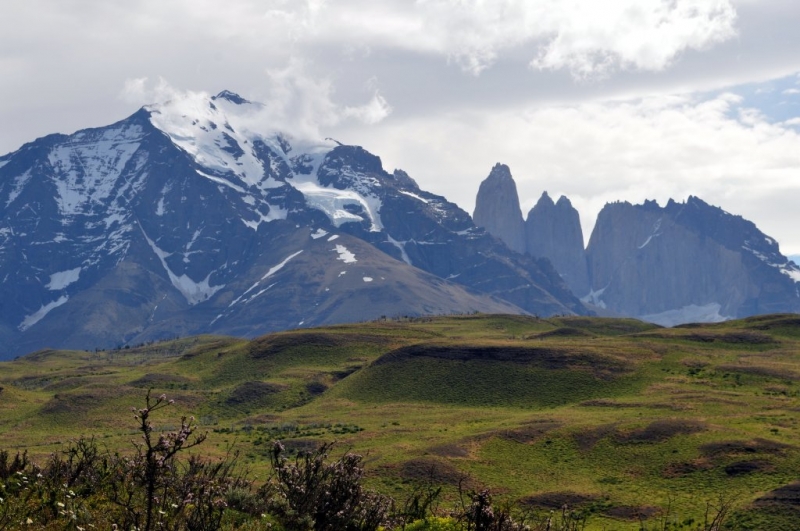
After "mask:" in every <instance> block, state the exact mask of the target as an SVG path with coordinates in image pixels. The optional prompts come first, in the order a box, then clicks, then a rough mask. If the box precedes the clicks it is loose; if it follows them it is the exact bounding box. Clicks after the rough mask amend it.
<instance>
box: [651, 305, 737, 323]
mask: <svg viewBox="0 0 800 531" xmlns="http://www.w3.org/2000/svg"><path fill="white" fill-rule="evenodd" d="M721 309H722V305H720V304H719V303H716V302H711V303H709V304H704V305H702V306H698V305H696V304H690V305H688V306H684V307H682V308H679V309H676V310H667V311H665V312H661V313H654V314H648V315H640V316H639V317H638V319H641V320H642V321H646V322H648V323H655V324H657V325H661V326H676V325H680V324H686V323H721V322H722V321H727V320H729V319H732V317H726V316H724V315H721V314H720V313H719V311H720V310H721Z"/></svg>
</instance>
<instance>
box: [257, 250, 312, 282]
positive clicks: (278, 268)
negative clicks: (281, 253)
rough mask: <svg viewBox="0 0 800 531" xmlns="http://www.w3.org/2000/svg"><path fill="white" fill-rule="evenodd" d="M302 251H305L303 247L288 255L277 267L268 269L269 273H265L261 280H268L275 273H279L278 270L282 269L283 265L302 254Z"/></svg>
mask: <svg viewBox="0 0 800 531" xmlns="http://www.w3.org/2000/svg"><path fill="white" fill-rule="evenodd" d="M302 252H303V250H302V249H301V250H299V251H297V252H296V253H294V254H290V255H289V256H287V257H286V259H285V260H284V261H283V262H281V263H280V264H278V265H276V266H275V267H272V268H270V270H269V271H267V274H266V275H264V276H263V277H261V280H266V279H268V278H269V277H271V276H272V275H274V274H275V273H277V272H278V271H280V270H281V269H282V268H283V266H285V265H286V264H287V263H289V260H291V259H292V258H294V257H295V256H297V255H298V254H300V253H302Z"/></svg>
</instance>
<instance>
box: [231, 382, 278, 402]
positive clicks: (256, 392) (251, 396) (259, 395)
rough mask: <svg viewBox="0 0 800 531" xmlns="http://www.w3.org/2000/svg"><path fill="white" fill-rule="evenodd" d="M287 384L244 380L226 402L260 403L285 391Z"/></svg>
mask: <svg viewBox="0 0 800 531" xmlns="http://www.w3.org/2000/svg"><path fill="white" fill-rule="evenodd" d="M286 389H288V387H287V386H284V385H278V384H274V383H268V382H244V383H243V384H241V385H239V386H237V387H236V388H235V389H234V390H233V391H231V393H230V395H228V398H226V399H225V403H226V404H227V405H229V406H242V405H258V404H263V403H264V402H267V401H269V400H270V399H271V398H272V396H273V395H275V394H277V393H280V392H281V391H285V390H286Z"/></svg>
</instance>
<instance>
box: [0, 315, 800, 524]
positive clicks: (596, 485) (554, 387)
mask: <svg viewBox="0 0 800 531" xmlns="http://www.w3.org/2000/svg"><path fill="white" fill-rule="evenodd" d="M151 386H152V387H153V389H154V392H156V393H159V394H160V393H162V392H164V393H166V394H167V395H168V396H169V397H170V398H174V399H175V400H176V404H175V406H173V409H172V411H170V412H169V414H167V412H166V411H165V412H164V415H163V416H162V417H161V419H160V420H158V422H160V423H161V424H160V427H162V428H164V429H169V428H171V427H174V425H175V424H176V423H177V422H178V421H177V420H176V419H178V418H179V417H180V415H194V416H196V417H197V418H198V420H199V421H200V423H201V424H202V425H203V426H204V429H207V430H209V432H210V433H209V440H208V441H207V442H206V444H205V445H204V446H203V447H201V451H203V452H206V453H210V454H212V455H214V454H217V455H222V454H223V453H225V452H226V451H227V450H228V449H229V447H230V446H231V445H236V447H237V448H239V449H240V450H241V451H242V454H243V456H244V459H245V460H246V462H247V463H248V465H249V466H251V467H252V469H253V471H254V473H255V474H256V475H260V476H261V477H263V476H264V475H265V474H266V473H267V462H266V449H267V448H268V446H269V442H270V441H271V440H273V439H275V438H280V439H282V440H285V441H287V447H289V448H296V449H303V448H310V447H313V446H314V445H316V444H319V443H322V442H328V441H332V440H337V441H339V443H340V445H339V447H340V449H341V451H345V450H346V449H352V450H354V451H358V452H363V453H365V454H366V456H367V458H366V460H365V462H366V464H367V469H368V473H369V476H368V482H369V483H370V484H371V485H373V486H375V487H376V488H379V489H380V490H383V491H384V492H386V493H388V494H391V495H394V496H397V497H399V498H402V497H403V496H404V495H405V494H406V493H407V492H408V491H409V490H410V489H411V488H413V485H414V484H415V483H416V482H418V481H421V480H424V479H425V478H426V477H427V476H429V475H430V474H431V473H435V477H437V478H438V479H439V480H440V481H442V482H444V483H445V484H447V485H448V488H447V490H446V492H447V493H448V496H454V489H455V486H456V484H457V483H458V480H459V478H465V479H464V480H465V481H466V484H467V485H469V486H470V487H471V488H478V487H489V488H491V489H492V490H493V491H494V492H495V493H496V497H499V499H501V500H509V501H514V500H528V501H529V502H530V503H539V502H536V501H535V500H541V499H546V498H547V496H550V498H552V497H553V493H558V495H563V496H567V498H565V499H570V498H569V496H573V498H574V499H578V498H579V497H583V499H584V500H590V501H588V502H586V503H587V505H586V507H587V508H588V509H591V510H594V511H595V513H594V514H593V516H592V518H591V519H590V521H589V527H588V528H589V529H623V530H625V529H639V523H638V521H635V520H625V519H619V517H618V518H616V519H614V518H612V517H611V516H609V514H608V511H609V510H611V509H615V510H617V511H618V512H617V513H614V512H613V511H612V514H625V510H628V509H630V510H634V509H637V508H638V509H647V508H649V509H654V508H662V509H663V508H665V507H667V506H671V507H672V509H671V512H670V514H669V515H668V516H669V518H672V519H677V520H678V521H680V522H689V521H693V522H694V523H692V524H686V525H685V526H684V529H693V528H694V527H693V526H696V523H697V522H699V521H701V519H702V515H703V512H704V511H705V504H706V503H707V502H713V501H715V500H717V499H718V497H719V496H720V495H727V496H731V497H734V498H735V499H736V500H737V501H736V508H737V512H736V514H735V521H736V522H738V523H737V525H738V526H739V527H740V528H742V529H766V528H769V529H773V528H774V529H782V528H786V529H789V528H791V527H785V526H784V523H781V522H789V521H791V517H792V516H796V508H794V509H793V508H792V507H789V506H785V505H780V504H779V505H775V504H770V503H767V502H763V501H762V502H758V501H757V500H758V499H759V498H760V497H763V496H765V495H767V494H768V493H769V492H770V491H772V490H774V489H777V488H780V487H782V486H785V485H788V484H791V483H792V482H793V481H795V480H796V479H797V477H798V471H800V443H797V441H800V437H798V435H800V422H799V421H798V418H797V411H798V410H800V319H798V317H797V316H791V315H778V316H764V317H758V318H751V319H746V320H741V321H733V322H726V323H720V324H714V325H703V326H693V327H681V328H675V329H662V328H658V327H655V326H653V325H649V324H645V323H641V322H638V321H634V320H630V319H601V318H576V317H561V318H551V319H536V318H532V317H521V316H500V315H490V316H484V315H469V316H456V317H437V318H423V319H409V320H404V321H381V322H373V323H362V324H357V325H342V326H334V327H328V328H324V329H317V330H303V331H291V332H284V333H279V334H273V335H270V336H265V337H263V338H259V339H257V340H254V341H244V340H237V339H232V338H222V337H214V336H201V337H198V338H186V339H179V340H175V341H169V342H163V343H157V344H152V345H146V346H143V347H141V348H133V349H125V350H120V351H111V352H97V353H95V352H91V353H89V352H56V351H45V352H39V353H35V354H33V355H30V356H26V357H23V358H20V359H18V360H16V361H13V362H7V363H3V365H2V371H1V372H0V387H2V388H3V390H2V391H0V448H9V449H20V448H30V450H31V453H32V454H33V455H34V456H38V457H39V458H43V457H44V456H46V455H47V454H48V453H50V452H52V451H57V450H58V449H59V448H61V445H62V444H63V443H64V442H65V441H68V440H70V439H72V438H76V437H77V436H79V435H94V436H95V437H97V438H99V439H100V440H101V441H102V443H103V444H104V445H107V446H109V447H111V448H114V449H122V450H124V449H126V448H130V441H131V438H132V434H133V431H132V429H133V424H132V422H129V421H128V416H129V409H130V407H131V406H141V403H142V401H143V397H144V393H145V392H146V390H147V389H148V388H149V387H151ZM715 445H716V446H715ZM709 448H716V450H714V451H711V450H709ZM720 448H722V449H721V450H720ZM542 496H544V498H543V497H542ZM576 496H577V497H576ZM532 500H533V501H532ZM793 511H795V512H793ZM666 517H667V515H664V514H663V513H662V514H661V516H659V515H658V513H655V515H654V516H653V517H652V521H651V524H652V525H655V523H656V522H657V521H660V520H659V518H666ZM772 524H774V527H771V525H772ZM786 525H788V524H786ZM781 526H784V527H781Z"/></svg>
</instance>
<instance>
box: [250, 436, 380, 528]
mask: <svg viewBox="0 0 800 531" xmlns="http://www.w3.org/2000/svg"><path fill="white" fill-rule="evenodd" d="M331 448H332V445H331V444H323V445H322V446H320V447H319V448H318V449H317V450H316V451H314V452H299V453H298V454H297V456H296V457H295V458H294V460H292V461H290V460H289V459H288V458H286V457H285V455H284V452H285V449H284V447H283V445H282V444H281V443H280V442H276V443H275V444H274V445H273V447H272V449H271V451H270V460H271V462H272V468H273V471H274V474H275V475H274V477H273V478H272V480H271V481H269V482H268V483H267V484H266V485H265V487H264V488H263V489H262V493H263V494H264V497H265V499H266V500H267V504H268V509H269V511H270V512H271V513H272V514H274V515H275V516H276V518H277V519H278V520H279V521H280V522H281V524H283V526H284V527H286V528H287V529H292V530H297V531H301V530H309V531H310V530H313V531H375V530H377V529H378V528H379V527H380V526H381V524H383V523H384V521H385V520H386V517H387V514H388V513H389V509H390V508H391V505H392V504H391V500H390V499H389V498H386V497H384V496H381V495H379V494H376V493H374V492H370V491H367V490H365V489H364V488H363V487H362V485H361V480H362V478H363V475H364V469H363V467H362V466H361V461H362V457H361V456H360V455H356V454H351V453H346V454H345V455H343V456H342V457H341V458H339V459H337V460H336V461H333V462H330V463H329V462H327V459H328V454H329V452H330V450H331Z"/></svg>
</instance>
